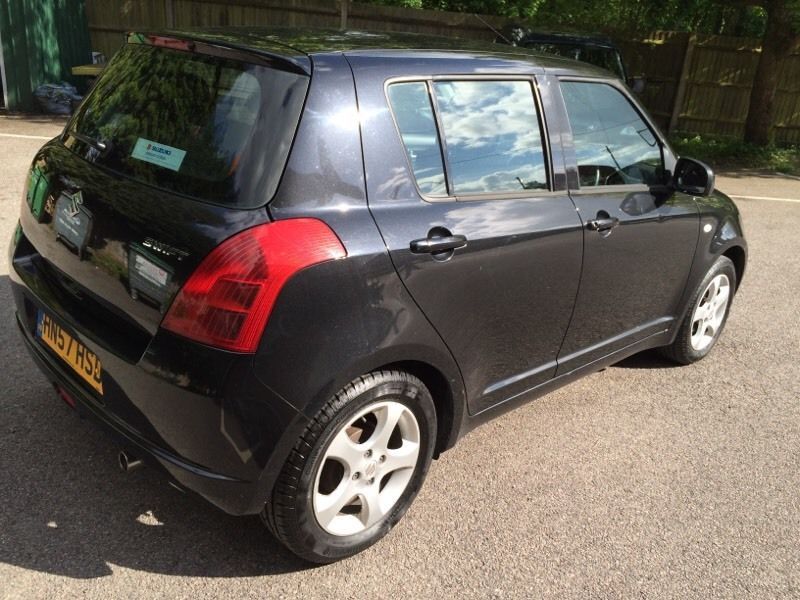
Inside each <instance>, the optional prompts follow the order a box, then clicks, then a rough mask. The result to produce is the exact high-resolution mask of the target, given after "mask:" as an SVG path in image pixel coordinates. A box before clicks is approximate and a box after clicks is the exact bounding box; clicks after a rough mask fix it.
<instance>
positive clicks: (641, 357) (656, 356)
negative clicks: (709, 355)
mask: <svg viewBox="0 0 800 600" xmlns="http://www.w3.org/2000/svg"><path fill="white" fill-rule="evenodd" d="M612 366H614V367H618V368H620V369H674V368H676V367H680V366H681V365H679V364H677V363H675V362H673V361H671V360H669V359H668V358H666V357H665V356H663V355H661V354H660V353H659V351H658V350H655V349H654V350H645V351H644V352H639V353H638V354H634V355H633V356H629V357H628V358H626V359H624V360H621V361H620V362H618V363H615V364H614V365H612Z"/></svg>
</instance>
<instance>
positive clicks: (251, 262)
mask: <svg viewBox="0 0 800 600" xmlns="http://www.w3.org/2000/svg"><path fill="white" fill-rule="evenodd" d="M346 255H347V253H346V252H345V249H344V247H343V246H342V243H341V242H340V241H339V238H337V237H336V234H334V233H333V231H331V229H330V228H329V227H328V226H327V225H326V224H325V223H323V222H322V221H318V220H317V219H286V220H284V221H276V222H274V223H267V224H265V225H259V226H257V227H253V228H252V229H248V230H246V231H243V232H242V233H240V234H238V235H235V236H233V237H232V238H230V239H228V240H226V241H224V242H223V243H222V244H220V245H219V246H218V247H217V248H215V249H214V250H213V251H212V252H211V253H210V254H209V255H208V256H207V257H206V258H205V259H204V260H203V262H202V263H200V266H199V267H197V270H196V271H195V272H194V273H193V274H192V275H191V277H189V279H188V280H187V281H186V283H185V284H184V286H183V288H182V289H181V290H180V292H178V295H177V296H176V297H175V300H174V301H173V303H172V306H170V308H169V311H168V312H167V314H166V316H165V317H164V320H163V321H162V323H161V326H162V327H163V328H164V329H168V330H169V331H172V332H173V333H176V334H178V335H181V336H183V337H187V338H189V339H192V340H195V341H197V342H201V343H203V344H208V345H210V346H215V347H218V348H223V349H225V350H232V351H235V352H255V351H256V347H257V346H258V342H259V340H260V339H261V334H262V333H263V331H264V327H265V326H266V324H267V320H268V319H269V315H270V313H271V312H272V307H273V306H274V304H275V300H276V299H277V297H278V294H279V293H280V291H281V288H282V287H283V285H284V284H285V283H286V281H287V280H288V279H289V278H290V277H291V276H292V275H294V274H295V273H296V272H297V271H299V270H300V269H303V268H305V267H309V266H311V265H314V264H317V263H321V262H324V261H327V260H332V259H335V258H343V257H344V256H346Z"/></svg>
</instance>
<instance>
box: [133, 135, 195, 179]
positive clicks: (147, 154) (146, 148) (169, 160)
mask: <svg viewBox="0 0 800 600" xmlns="http://www.w3.org/2000/svg"><path fill="white" fill-rule="evenodd" d="M131 156H132V157H133V158H136V159H138V160H143V161H145V162H149V163H153V164H154V165H158V166H159V167H164V168H165V169H171V170H173V171H177V170H178V169H180V168H181V163H182V162H183V158H184V157H185V156H186V150H181V149H180V148H173V147H172V146H167V145H166V144H159V143H158V142H154V141H152V140H146V139H145V138H139V139H137V140H136V145H135V146H134V147H133V152H131Z"/></svg>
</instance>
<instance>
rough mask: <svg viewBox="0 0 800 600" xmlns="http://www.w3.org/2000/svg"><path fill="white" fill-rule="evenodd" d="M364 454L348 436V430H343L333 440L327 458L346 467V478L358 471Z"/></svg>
mask: <svg viewBox="0 0 800 600" xmlns="http://www.w3.org/2000/svg"><path fill="white" fill-rule="evenodd" d="M363 452H364V451H363V450H361V449H360V448H358V446H357V445H356V444H355V443H354V442H353V440H351V439H350V436H348V435H347V429H342V430H341V431H340V432H339V433H338V434H336V437H335V438H333V441H332V442H331V445H330V447H329V448H328V452H327V456H328V457H329V458H335V459H336V460H338V461H339V462H341V463H342V464H343V465H344V466H345V473H346V476H349V474H350V473H354V472H356V471H357V470H358V465H359V464H360V463H361V456H362V454H363Z"/></svg>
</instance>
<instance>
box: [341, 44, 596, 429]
mask: <svg viewBox="0 0 800 600" xmlns="http://www.w3.org/2000/svg"><path fill="white" fill-rule="evenodd" d="M349 60H350V61H351V64H352V66H353V70H354V74H355V78H356V88H357V93H358V101H359V109H360V114H361V122H362V142H363V148H364V161H365V167H366V172H367V183H368V195H369V206H370V210H371V212H372V214H373V216H374V218H375V220H376V222H377V224H378V227H379V228H380V231H381V233H382V235H383V236H384V239H385V241H386V245H387V247H388V249H389V252H390V256H391V258H392V261H393V262H394V265H395V267H396V269H397V271H398V273H399V275H400V277H401V278H402V280H403V282H404V283H405V285H406V287H407V289H408V290H409V291H410V293H411V295H412V296H413V297H414V299H415V301H416V302H417V303H418V305H419V306H420V307H421V309H422V310H423V311H424V313H425V315H426V316H427V318H428V319H429V320H430V322H431V323H432V324H433V325H434V327H435V328H436V329H437V331H438V332H439V334H440V335H441V337H442V338H443V340H444V341H445V343H446V344H447V346H448V347H449V349H450V350H451V352H452V353H453V355H454V357H455V359H456V361H457V363H458V365H459V367H460V369H461V373H462V375H463V379H464V383H465V386H466V392H467V396H468V401H469V409H470V412H471V413H473V414H474V413H477V412H480V411H482V410H484V409H486V408H489V407H490V406H492V405H494V404H497V403H499V402H502V401H504V400H506V399H508V398H510V397H513V396H516V395H518V394H520V393H522V392H524V391H526V390H528V389H530V388H532V387H535V386H536V385H538V384H541V383H543V382H545V381H548V380H549V379H551V378H552V377H553V376H554V374H555V371H556V357H557V354H558V349H559V347H560V345H561V342H562V340H563V338H564V334H565V332H566V330H567V326H568V323H569V319H570V315H571V313H572V308H573V303H574V299H575V294H576V291H577V285H578V280H579V278H580V263H581V244H582V239H581V237H582V233H581V224H580V221H579V219H578V218H577V216H576V214H575V208H574V206H573V204H572V202H571V201H570V199H569V196H568V194H567V191H566V189H565V180H564V173H563V166H561V167H558V166H557V167H556V171H555V173H554V171H553V165H554V164H555V165H563V160H562V159H561V157H560V156H559V157H558V160H552V159H551V158H550V155H549V153H548V146H549V140H548V139H547V136H546V135H545V134H544V133H543V132H544V122H543V120H542V118H541V117H542V111H541V103H540V101H539V98H538V96H537V94H536V91H535V90H536V88H535V80H534V79H533V77H531V75H530V74H520V75H515V76H513V77H503V76H496V77H492V76H486V75H484V76H480V77H474V76H472V75H470V74H469V73H470V71H471V70H473V69H475V67H476V65H475V61H474V60H464V61H463V62H460V61H457V60H453V59H449V60H446V61H445V60H441V61H431V62H430V63H424V62H423V63H420V62H416V63H414V64H413V65H412V67H411V68H410V69H409V61H407V60H404V61H402V62H400V63H393V62H392V61H391V60H387V59H370V58H367V57H360V56H354V57H349ZM491 60H492V59H487V61H486V62H485V63H484V64H482V65H478V66H482V67H484V72H486V71H489V72H491V67H492V64H491ZM527 67H528V68H530V65H527ZM409 71H410V72H409ZM415 71H416V72H415ZM453 71H455V72H456V73H459V75H458V76H448V75H447V73H448V72H453ZM429 73H437V75H436V76H435V77H431V76H429V75H428V74H429ZM464 73H467V75H465V74H464ZM440 134H441V135H440ZM554 181H556V182H557V183H555V184H554Z"/></svg>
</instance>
